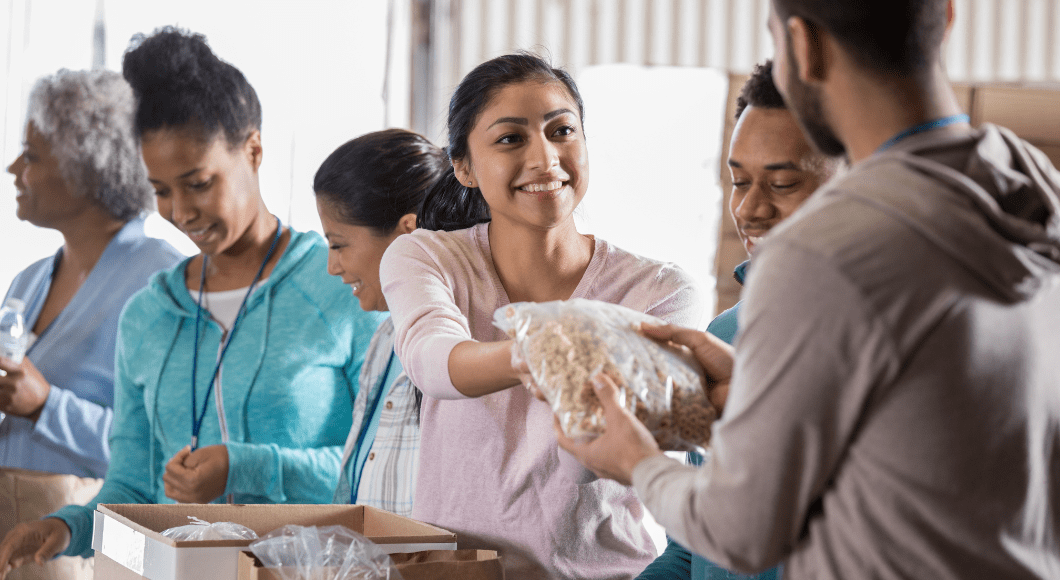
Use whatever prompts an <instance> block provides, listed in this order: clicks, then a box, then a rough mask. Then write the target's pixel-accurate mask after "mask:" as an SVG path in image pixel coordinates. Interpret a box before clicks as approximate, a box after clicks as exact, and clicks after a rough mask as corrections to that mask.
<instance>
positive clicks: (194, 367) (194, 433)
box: [191, 216, 283, 451]
mask: <svg viewBox="0 0 1060 580" xmlns="http://www.w3.org/2000/svg"><path fill="white" fill-rule="evenodd" d="M272 217H276V216H272ZM282 233H283V224H282V223H281V222H280V218H278V217H277V218H276V235H275V236H274V237H273V238H272V245H271V246H269V253H267V254H265V259H264V260H262V261H261V267H260V268H258V273H257V274H255V275H254V281H253V282H251V283H250V287H249V288H247V293H246V295H245V296H243V302H242V303H240V305H239V310H238V311H236V319H235V320H234V321H232V330H230V331H228V338H227V339H225V343H224V346H222V347H221V355H220V356H218V357H217V366H216V367H214V369H213V375H212V376H211V377H210V386H208V387H207V388H206V397H204V398H203V401H202V412H201V413H199V412H198V407H199V406H198V404H197V402H196V400H195V399H196V395H195V391H196V389H195V382H196V378H197V376H196V373H197V371H198V370H199V321H200V320H202V292H203V288H204V287H205V286H206V263H207V256H206V254H203V255H202V274H201V275H200V276H199V300H198V302H197V303H196V306H197V308H196V309H195V348H194V350H192V355H191V450H192V451H195V450H196V449H198V448H199V431H200V430H201V429H202V422H203V420H205V419H206V407H207V406H208V405H209V402H210V395H211V394H213V385H214V383H215V382H217V373H219V372H221V361H222V360H224V358H225V353H226V352H228V347H229V345H231V344H232V339H233V338H234V337H235V335H236V329H237V328H238V327H239V320H240V319H241V318H242V317H243V311H244V309H245V308H246V306H247V299H248V298H250V294H251V293H252V292H254V287H255V286H257V285H258V280H260V279H261V274H262V273H263V272H264V271H265V265H266V264H268V263H269V259H270V258H272V253H273V252H274V251H276V245H277V244H278V243H279V242H280V235H281V234H282Z"/></svg>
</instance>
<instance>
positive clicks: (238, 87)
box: [122, 26, 261, 146]
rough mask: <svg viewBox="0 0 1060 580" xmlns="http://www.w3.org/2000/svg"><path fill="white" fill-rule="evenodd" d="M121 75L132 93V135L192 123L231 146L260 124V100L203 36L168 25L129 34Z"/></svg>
mask: <svg viewBox="0 0 1060 580" xmlns="http://www.w3.org/2000/svg"><path fill="white" fill-rule="evenodd" d="M122 74H124V75H125V79H126V80H127V81H129V84H130V85H132V88H133V92H134V93H135V94H136V100H137V107H136V122H135V128H136V134H137V136H140V137H142V136H143V134H144V133H145V132H147V131H151V130H154V129H160V128H162V127H171V128H176V127H191V128H194V129H196V130H199V131H201V136H202V139H203V140H204V141H209V140H211V139H213V137H214V136H215V135H216V134H217V133H218V132H220V131H223V132H224V135H225V139H226V140H227V141H228V144H229V145H230V146H235V145H238V144H240V143H242V142H243V141H245V140H246V138H247V137H248V136H249V135H250V133H251V132H252V131H254V130H255V129H257V130H260V129H261V103H260V102H259V101H258V95H257V93H255V92H254V88H253V87H251V86H250V83H248V82H247V79H246V77H244V76H243V73H241V72H239V69H237V68H236V67H234V66H232V65H230V64H228V63H227V62H224V61H223V60H221V59H219V58H217V55H215V54H214V53H213V51H212V50H210V47H209V45H207V44H206V37H205V36H203V35H201V34H196V33H192V32H188V31H186V30H181V29H179V28H174V27H172V26H166V27H164V28H160V29H158V30H155V32H154V33H152V34H151V36H144V35H143V34H137V35H135V36H133V38H132V41H131V42H130V44H129V48H128V50H126V51H125V58H124V60H123V61H122Z"/></svg>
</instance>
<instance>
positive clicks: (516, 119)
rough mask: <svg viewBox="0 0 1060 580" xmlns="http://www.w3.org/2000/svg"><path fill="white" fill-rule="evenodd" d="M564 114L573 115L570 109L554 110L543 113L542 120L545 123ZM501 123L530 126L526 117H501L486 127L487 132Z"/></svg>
mask: <svg viewBox="0 0 1060 580" xmlns="http://www.w3.org/2000/svg"><path fill="white" fill-rule="evenodd" d="M566 113H569V114H571V115H573V114H574V111H572V110H570V109H556V110H555V111H551V112H548V113H545V117H544V118H545V120H546V121H549V120H551V119H554V118H556V117H558V116H560V115H563V114H566ZM501 123H515V124H516V125H523V126H526V125H529V124H530V121H529V120H528V119H527V118H526V117H501V118H500V119H497V120H496V121H494V122H493V123H490V126H489V127H486V129H487V130H489V129H492V128H493V126H494V125H499V124H501Z"/></svg>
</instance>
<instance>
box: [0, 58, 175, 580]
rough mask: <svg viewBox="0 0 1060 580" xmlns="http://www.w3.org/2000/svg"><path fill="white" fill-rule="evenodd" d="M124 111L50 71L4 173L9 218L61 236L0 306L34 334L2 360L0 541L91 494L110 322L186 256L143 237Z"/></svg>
mask: <svg viewBox="0 0 1060 580" xmlns="http://www.w3.org/2000/svg"><path fill="white" fill-rule="evenodd" d="M134 107H135V100H134V98H133V93H132V89H131V88H130V87H129V84H128V83H127V82H126V81H125V79H124V78H123V77H122V76H121V75H120V74H118V73H115V72H109V71H69V70H60V71H59V72H57V73H56V74H54V75H50V76H47V77H44V78H41V79H40V80H38V81H37V83H36V85H35V86H34V87H33V90H32V92H31V93H30V98H29V111H28V114H27V116H26V125H25V140H24V143H23V150H22V153H21V154H20V155H19V156H18V158H16V159H15V160H14V162H12V163H11V165H10V166H9V167H8V169H7V170H8V172H9V173H11V174H13V175H14V176H15V187H16V189H17V190H18V195H17V197H16V201H17V204H18V206H17V210H16V212H17V215H18V217H19V219H22V220H25V221H28V222H30V223H32V224H34V225H36V226H38V227H42V228H50V229H54V230H57V231H59V232H60V233H61V234H62V235H63V246H62V247H61V248H59V250H58V252H56V253H55V255H54V256H52V257H49V258H45V259H43V260H40V261H39V262H37V263H35V264H33V265H31V266H30V267H29V268H27V269H25V270H24V271H22V272H21V273H19V275H18V276H17V277H16V278H15V280H14V282H12V284H11V288H10V289H9V290H8V292H7V297H6V298H5V300H7V299H11V298H14V299H18V300H21V301H22V302H23V303H24V304H25V317H26V323H27V327H29V328H30V329H31V331H32V334H31V337H30V340H31V342H30V345H29V348H28V350H27V353H26V356H25V358H24V359H23V361H22V362H21V363H19V364H16V363H14V362H13V361H11V360H8V359H4V358H0V536H2V535H3V534H5V533H7V531H9V530H10V529H11V528H12V527H14V525H15V524H16V523H18V522H19V521H26V520H33V519H37V518H40V517H41V516H43V515H45V514H48V513H50V512H52V511H53V510H55V509H56V508H58V507H59V506H62V505H65V504H67V503H83V502H84V501H87V500H88V499H90V498H92V497H93V496H94V495H95V492H96V491H97V490H98V489H99V485H100V482H99V481H97V478H102V477H103V475H104V474H105V473H106V471H107V465H108V463H109V461H110V449H109V447H108V443H107V438H108V435H109V433H110V427H111V422H112V418H113V411H112V405H113V400H114V393H113V391H114V350H115V341H116V336H117V328H118V318H119V315H120V314H121V310H122V307H123V306H124V305H125V302H126V301H127V300H128V299H129V297H131V296H132V295H133V294H134V293H136V292H137V291H138V290H140V289H141V288H143V287H144V286H145V285H146V284H147V280H148V278H149V277H150V276H151V275H152V274H154V273H155V272H156V271H158V270H161V269H165V268H169V267H171V266H173V265H175V264H176V263H177V262H178V261H179V260H180V259H181V258H182V257H183V256H182V255H181V254H180V253H179V252H177V251H176V250H175V249H173V247H171V246H170V245H169V244H167V243H166V242H163V241H161V240H157V239H154V238H150V237H147V236H145V234H144V216H145V214H146V213H147V212H148V211H151V210H152V209H153V208H154V195H153V189H152V187H151V185H150V184H149V183H148V181H147V171H146V169H145V167H144V164H143V161H142V159H141V157H140V152H139V147H138V143H137V140H136V138H135V137H134V133H133V112H134ZM16 489H17V490H18V493H17V494H16V493H14V490H16ZM27 493H28V494H30V495H31V496H32V497H27ZM69 560H71V561H70V562H67V563H65V564H64V563H63V562H53V563H52V566H51V568H52V570H51V571H47V570H46V569H41V568H38V569H36V570H35V571H34V572H35V573H41V572H44V575H43V576H34V577H46V578H48V577H57V578H58V577H61V578H71V577H76V574H77V573H76V572H75V571H73V570H71V569H70V568H69V567H68V566H75V567H77V568H80V567H81V562H79V561H78V560H79V559H69ZM64 565H66V566H67V567H65V568H64V567H63V566H64Z"/></svg>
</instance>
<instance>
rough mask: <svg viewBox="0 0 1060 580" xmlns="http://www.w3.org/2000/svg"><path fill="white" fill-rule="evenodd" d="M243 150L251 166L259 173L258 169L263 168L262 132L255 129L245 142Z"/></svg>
mask: <svg viewBox="0 0 1060 580" xmlns="http://www.w3.org/2000/svg"><path fill="white" fill-rule="evenodd" d="M243 150H244V152H246V154H247V158H248V159H249V160H250V166H251V167H253V168H254V171H255V172H257V170H258V168H259V167H261V155H262V151H261V131H258V130H257V129H254V130H253V131H251V132H250V135H248V136H247V140H246V141H244V142H243Z"/></svg>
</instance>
